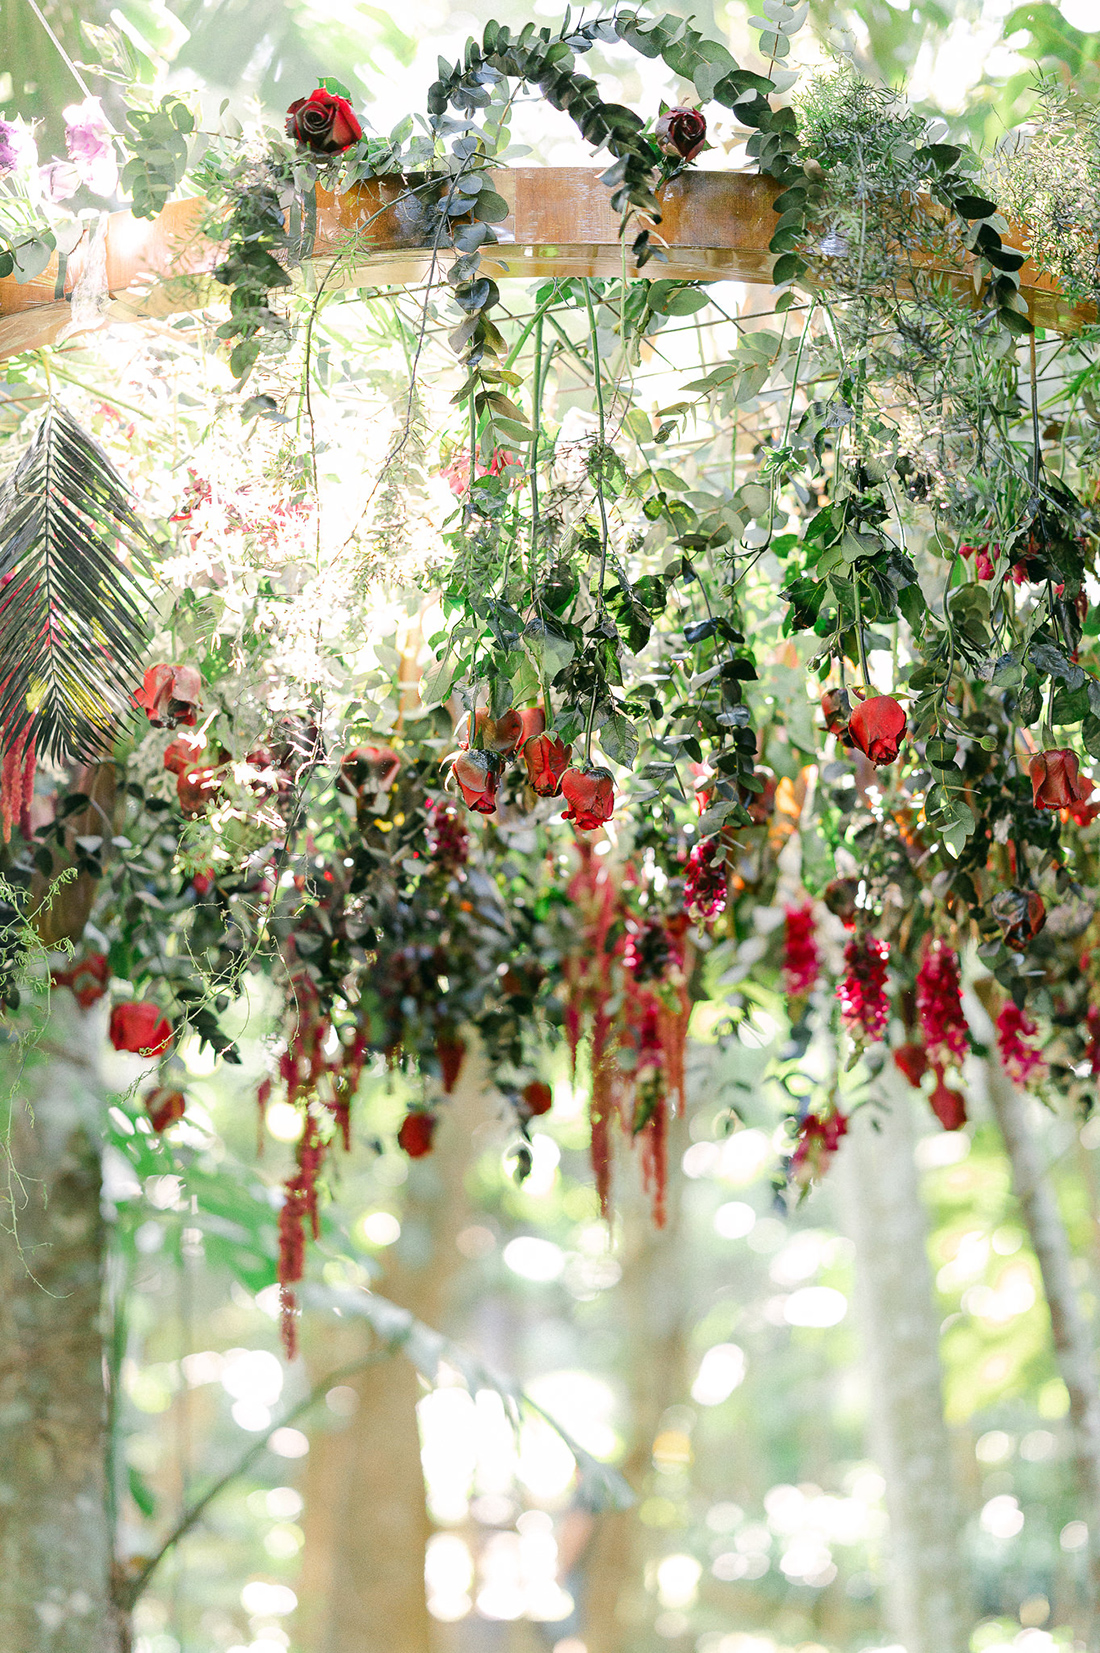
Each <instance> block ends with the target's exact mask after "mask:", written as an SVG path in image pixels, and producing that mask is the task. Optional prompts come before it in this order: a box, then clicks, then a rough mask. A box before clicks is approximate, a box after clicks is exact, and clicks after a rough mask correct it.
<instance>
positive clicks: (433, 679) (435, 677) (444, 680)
mask: <svg viewBox="0 0 1100 1653" xmlns="http://www.w3.org/2000/svg"><path fill="white" fill-rule="evenodd" d="M460 666H461V661H459V660H458V659H456V657H455V656H454V655H453V654H452V653H451V651H450V650H449V649H448V651H447V652H446V654H444V656H443V658H442V659H441V660H437V661H436V663H435V665H434V666H429V667H428V670H427V671H426V672H425V673H424V676H423V679H422V680H421V684H420V698H421V700H422V701H423V702H424V704H425V706H435V705H437V704H438V703H439V702H440V701H443V700H446V698H447V696H448V695H449V694H450V692H451V685H452V683H453V682H454V680H455V678H456V676H457V675H458V672H459V668H460Z"/></svg>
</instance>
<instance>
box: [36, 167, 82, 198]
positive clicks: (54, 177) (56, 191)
mask: <svg viewBox="0 0 1100 1653" xmlns="http://www.w3.org/2000/svg"><path fill="white" fill-rule="evenodd" d="M80 183H81V179H80V174H79V172H78V171H77V170H76V167H75V166H73V164H72V162H71V161H50V162H49V163H48V164H47V165H46V166H40V167H39V169H38V187H39V189H40V190H41V191H42V194H43V195H44V196H45V198H46V200H47V201H69V200H71V199H72V197H73V196H74V195H75V194H76V192H77V190H78V189H79V188H80Z"/></svg>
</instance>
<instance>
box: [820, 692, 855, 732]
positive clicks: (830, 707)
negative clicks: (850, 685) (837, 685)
mask: <svg viewBox="0 0 1100 1653" xmlns="http://www.w3.org/2000/svg"><path fill="white" fill-rule="evenodd" d="M821 710H822V712H823V714H824V717H825V727H826V729H828V731H829V733H830V734H831V735H846V734H847V733H848V720H849V718H850V717H851V715H852V702H851V699H850V698H849V695H848V691H847V689H826V690H825V693H824V694H823V695H822V697H821Z"/></svg>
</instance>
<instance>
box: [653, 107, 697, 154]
mask: <svg viewBox="0 0 1100 1653" xmlns="http://www.w3.org/2000/svg"><path fill="white" fill-rule="evenodd" d="M653 135H654V137H655V138H656V139H657V147H658V149H660V150H661V151H662V153H663V154H665V155H678V156H679V158H680V160H682V161H693V160H694V159H695V157H696V155H698V153H699V151H700V150H701V149H702V147H703V145H704V144H705V143H706V141H707V118H706V116H705V115H704V114H703V113H702V111H701V110H699V109H667V110H666V111H665V113H664V114H663V115H661V116H660V117H659V118H658V120H657V122H656V125H655V126H654V128H653Z"/></svg>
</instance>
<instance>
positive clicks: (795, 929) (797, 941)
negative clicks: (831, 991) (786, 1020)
mask: <svg viewBox="0 0 1100 1653" xmlns="http://www.w3.org/2000/svg"><path fill="white" fill-rule="evenodd" d="M817 972H818V956H817V941H816V939H815V936H814V909H813V902H812V901H807V902H806V904H805V905H804V906H802V907H788V908H787V920H786V933H785V936H784V941H783V975H784V977H785V979H786V983H787V992H788V994H789V995H790V997H791V998H792V999H793V998H803V997H805V995H806V994H807V993H812V992H813V990H814V986H815V984H816V982H817Z"/></svg>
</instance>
